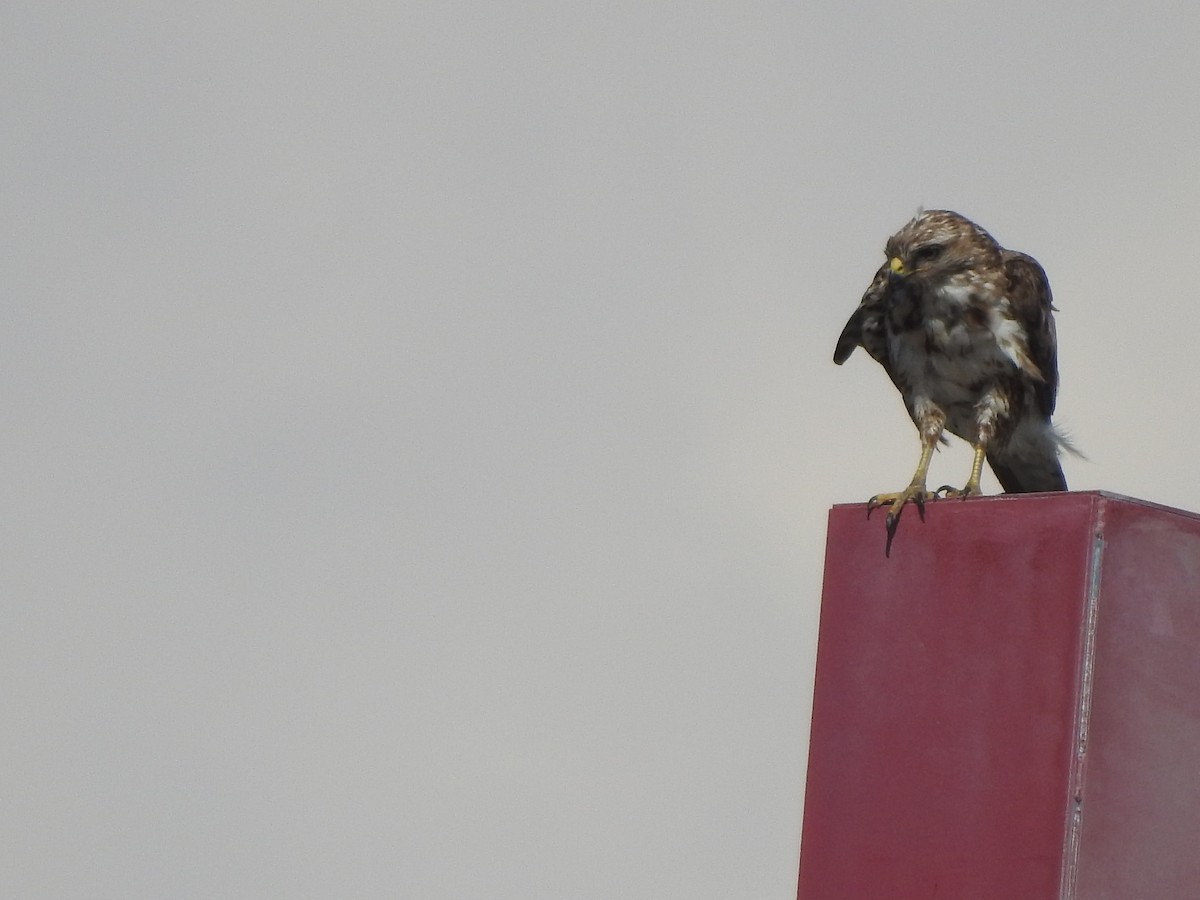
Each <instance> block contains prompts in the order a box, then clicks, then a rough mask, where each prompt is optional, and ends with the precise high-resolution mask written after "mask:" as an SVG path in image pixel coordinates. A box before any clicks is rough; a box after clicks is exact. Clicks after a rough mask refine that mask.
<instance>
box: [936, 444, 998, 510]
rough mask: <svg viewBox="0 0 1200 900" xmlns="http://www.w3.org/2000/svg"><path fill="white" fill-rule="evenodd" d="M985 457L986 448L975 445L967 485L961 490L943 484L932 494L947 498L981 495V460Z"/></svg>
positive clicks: (981, 445)
mask: <svg viewBox="0 0 1200 900" xmlns="http://www.w3.org/2000/svg"><path fill="white" fill-rule="evenodd" d="M986 455H987V447H986V446H984V445H983V444H976V445H975V457H974V458H973V459H972V460H971V477H970V478H968V479H967V484H966V486H965V487H963V488H956V487H951V486H950V485H948V484H943V485H942V486H941V487H940V488H938V489H937V490H936V491H935V492H934V493H936V494H938V495H939V496H944V497H947V498H954V497H961V498H962V499H964V500H965V499H966V498H967V497H977V496H979V495H980V494H982V493H983V490H982V489H981V488H980V487H979V479H980V476H982V475H983V458H984V456H986Z"/></svg>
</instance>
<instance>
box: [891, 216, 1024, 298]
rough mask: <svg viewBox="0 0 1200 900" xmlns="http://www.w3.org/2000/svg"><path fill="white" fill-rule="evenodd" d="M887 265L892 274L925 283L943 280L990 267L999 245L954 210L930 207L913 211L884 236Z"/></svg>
mask: <svg viewBox="0 0 1200 900" xmlns="http://www.w3.org/2000/svg"><path fill="white" fill-rule="evenodd" d="M885 252H886V253H887V257H888V263H887V268H888V270H889V272H890V273H891V275H892V276H893V277H895V278H902V279H907V278H909V277H915V278H917V279H919V280H921V281H923V282H925V283H927V284H930V285H938V284H943V283H945V282H946V281H947V280H948V279H950V278H952V277H953V276H954V275H957V274H959V273H961V272H965V271H968V270H971V271H975V272H987V271H994V270H995V269H996V268H997V267H999V266H1000V254H1001V248H1000V245H999V244H997V243H996V241H995V239H994V238H993V237H992V236H991V235H990V234H988V233H987V232H986V231H984V230H983V229H982V228H980V227H979V226H978V225H976V224H975V223H974V222H972V221H971V220H970V219H966V218H964V217H963V216H960V215H959V214H958V213H956V212H950V211H949V210H944V209H931V210H927V211H924V212H920V213H917V215H916V216H914V217H913V219H912V221H910V222H909V223H908V224H907V225H905V226H904V227H903V228H901V229H900V230H899V231H897V232H896V233H895V234H894V235H892V236H891V237H890V238H888V242H887V245H886V247H885Z"/></svg>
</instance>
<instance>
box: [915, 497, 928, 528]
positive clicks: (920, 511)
mask: <svg viewBox="0 0 1200 900" xmlns="http://www.w3.org/2000/svg"><path fill="white" fill-rule="evenodd" d="M913 502H914V503H916V504H917V515H919V516H920V517H921V521H922V522H924V521H925V498H924V497H923V496H922V495H920V494H917V495H916V496H915V497H913Z"/></svg>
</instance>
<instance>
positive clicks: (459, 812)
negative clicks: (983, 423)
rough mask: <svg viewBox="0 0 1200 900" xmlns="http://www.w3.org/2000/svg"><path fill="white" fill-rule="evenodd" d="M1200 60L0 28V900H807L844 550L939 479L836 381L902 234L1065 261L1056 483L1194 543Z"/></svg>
mask: <svg viewBox="0 0 1200 900" xmlns="http://www.w3.org/2000/svg"><path fill="white" fill-rule="evenodd" d="M1198 33H1200V6H1197V4H1195V3H1194V2H1192V0H1177V2H1150V3H1139V4H1136V5H1135V4H1122V5H1115V4H1096V3H1094V2H1082V0H1079V2H1066V3H1051V4H1046V3H1041V2H1037V3H1035V2H1015V3H1011V4H1005V5H1003V6H999V7H998V6H997V5H996V4H994V3H955V4H950V3H938V2H922V3H918V4H912V5H910V6H905V5H897V4H895V3H891V2H886V3H885V2H878V3H857V4H855V3H851V4H847V3H843V2H826V3H781V2H753V0H751V2H739V3H736V4H735V3H713V2H699V3H687V4H684V3H652V4H647V3H645V2H644V0H637V2H633V0H630V2H613V3H592V4H575V5H572V4H562V3H548V2H547V3H527V2H515V3H514V2H506V3H483V2H478V0H474V2H454V0H449V2H446V0H440V2H437V3H431V2H416V3H414V2H411V0H410V2H406V3H388V4H377V5H371V4H363V3H339V4H332V3H330V4H316V3H310V2H301V3H293V4H288V5H284V4H266V3H260V2H253V0H250V2H246V0H239V2H237V3H228V2H215V3H204V4H185V5H180V4H170V5H167V4H150V3H134V2H117V3H110V4H105V5H78V4H65V3H55V2H42V3H13V4H9V5H7V6H6V9H5V11H4V12H3V14H2V15H0V71H2V72H3V79H4V81H3V83H4V90H3V92H2V94H0V104H2V107H3V109H2V111H3V116H2V121H3V128H2V130H0V135H2V137H0V140H2V142H3V144H2V146H3V156H2V168H0V179H2V182H0V188H2V197H3V228H4V236H3V252H4V258H5V259H4V269H3V271H4V291H3V296H4V302H3V305H2V306H0V343H2V347H0V351H2V352H0V426H2V428H3V432H2V437H0V454H2V462H3V473H4V477H3V496H2V498H0V523H2V527H3V558H2V566H0V592H2V595H3V597H2V599H3V603H2V605H0V623H2V631H0V635H2V637H0V641H2V645H0V676H2V677H3V682H4V685H5V689H4V691H3V692H2V693H0V697H2V700H0V703H2V706H0V715H2V718H3V721H4V723H5V726H4V728H3V730H2V734H3V736H2V737H0V771H3V773H4V774H3V785H4V788H3V807H2V809H3V812H2V813H0V823H2V825H3V835H2V837H3V846H4V848H5V849H4V853H3V856H4V863H3V867H2V871H0V879H2V881H3V885H2V891H0V892H2V893H3V894H4V896H12V897H48V898H98V897H111V898H163V897H172V898H218V897H219V898H243V897H244V898H275V897H278V898H304V897H314V898H324V897H405V898H466V897H489V898H512V900H530V898H645V900H663V898H666V900H670V898H687V900H700V898H712V900H730V898H737V900H741V898H749V900H759V898H764V900H765V898H770V900H784V898H788V897H791V896H793V892H794V885H795V868H796V856H797V842H798V834H799V822H800V811H801V804H802V790H803V775H804V761H805V752H806V736H807V724H808V712H809V694H810V689H811V677H812V666H813V657H814V632H815V625H816V619H817V604H818V597H819V590H820V577H821V560H822V553H823V543H824V523H825V514H826V510H827V508H828V507H829V506H830V505H831V504H832V503H835V502H851V501H862V500H865V499H866V498H867V497H868V496H870V495H871V494H873V493H875V492H877V491H881V490H895V489H898V488H899V487H901V486H902V485H903V484H904V483H906V481H907V479H908V478H909V476H910V474H911V472H912V468H913V466H914V464H915V462H916V456H917V449H918V448H917V441H916V437H915V433H914V431H913V429H912V426H911V424H910V423H909V422H908V420H907V418H906V416H905V414H904V412H903V409H902V406H901V404H900V402H899V399H898V396H897V395H896V393H895V391H894V390H893V388H892V387H891V385H890V384H889V383H888V381H887V379H886V377H885V376H884V374H883V372H882V370H880V369H879V368H878V367H877V366H876V365H875V364H874V363H873V362H872V361H871V360H869V359H868V358H867V357H866V356H865V355H863V354H861V353H860V354H857V355H856V356H854V357H853V358H852V359H851V360H850V362H849V363H848V364H847V365H846V366H845V367H844V369H837V368H836V367H834V366H833V364H832V362H831V361H830V356H831V354H832V351H833V345H834V341H835V339H836V337H837V334H838V332H839V330H840V329H841V327H842V324H843V323H844V321H845V319H846V317H847V316H848V315H849V313H850V312H851V310H852V309H853V307H854V305H855V304H856V303H857V302H858V299H859V297H860V295H861V293H862V291H863V289H864V288H865V287H866V285H867V283H868V282H869V280H870V278H871V275H872V274H873V272H874V270H875V268H876V267H877V266H878V265H879V263H880V262H881V261H882V258H883V257H882V253H881V251H882V247H883V242H884V240H885V238H886V237H887V235H888V234H890V233H891V232H892V231H894V230H895V229H896V228H898V227H899V226H900V225H902V224H903V223H904V222H905V221H906V220H907V219H908V218H909V217H910V216H911V215H912V214H913V213H914V212H915V211H916V208H917V207H918V205H920V204H924V205H926V206H928V207H950V208H954V209H958V210H959V211H961V212H963V213H965V214H967V215H969V216H971V217H972V218H975V219H977V220H978V221H980V222H981V223H982V224H983V225H985V227H987V228H989V229H990V230H991V231H992V232H993V233H994V234H995V235H996V236H997V237H998V238H999V239H1000V240H1001V241H1002V242H1003V243H1005V244H1006V245H1008V246H1010V247H1014V248H1017V249H1023V250H1027V251H1029V252H1032V253H1033V254H1034V255H1036V256H1037V257H1038V258H1039V259H1040V260H1041V262H1042V263H1043V264H1044V265H1045V267H1046V269H1047V270H1048V272H1049V274H1050V277H1051V281H1052V284H1053V286H1054V290H1055V294H1056V298H1057V302H1058V305H1059V307H1060V308H1061V313H1060V315H1059V319H1058V324H1059V334H1060V347H1061V351H1060V352H1061V357H1060V362H1061V369H1062V372H1063V375H1062V390H1061V393H1060V403H1059V407H1060V415H1059V421H1060V422H1061V423H1062V424H1063V425H1064V426H1065V427H1066V428H1067V429H1068V430H1069V431H1070V432H1071V434H1072V435H1073V436H1074V438H1075V440H1076V442H1077V443H1078V445H1079V446H1080V448H1081V449H1082V450H1083V451H1084V452H1085V453H1086V454H1087V455H1088V457H1089V459H1088V460H1087V461H1084V460H1079V459H1069V460H1067V462H1066V471H1067V476H1068V479H1069V481H1070V482H1071V484H1072V487H1073V488H1078V489H1090V488H1103V489H1108V490H1113V491H1118V492H1121V493H1126V494H1130V495H1134V496H1138V497H1143V498H1146V499H1150V500H1155V501H1159V502H1164V503H1168V504H1172V505H1176V506H1183V507H1188V508H1193V509H1196V508H1200V482H1198V480H1197V478H1196V475H1195V469H1194V467H1193V460H1194V456H1195V454H1194V447H1195V441H1196V439H1197V426H1196V416H1195V409H1196V402H1195V391H1196V377H1195V374H1194V373H1195V368H1196V366H1195V361H1194V360H1195V354H1196V349H1195V333H1196V323H1197V318H1198V317H1197V314H1196V311H1195V310H1196V301H1197V291H1196V275H1195V273H1196V265H1197V250H1196V234H1197V233H1198V232H1200V166H1198V164H1197V159H1198V153H1197V151H1198V149H1200V147H1198V144H1200V116H1197V114H1196V109H1197V86H1198V85H1200V71H1198V70H1200V65H1198V64H1197V62H1196V50H1195V38H1196V35H1197V34H1198ZM968 465H969V452H968V451H967V450H966V448H965V447H963V446H962V445H961V443H958V442H956V444H955V446H954V447H952V448H949V449H948V450H946V451H945V452H943V453H941V454H940V455H939V456H938V458H937V459H935V461H934V469H933V474H932V475H931V481H932V483H934V484H940V483H943V482H945V481H950V482H954V483H960V482H962V481H964V480H965V478H966V474H967V468H968ZM985 487H986V488H987V489H988V490H989V491H994V490H996V483H995V481H994V480H993V479H992V477H991V475H990V474H989V475H988V476H987V480H986V481H985ZM913 522H914V524H913V527H914V528H915V527H916V520H915V518H914V520H913ZM880 528H881V529H882V524H881V525H880ZM881 542H882V531H881ZM930 577H931V578H936V572H931V573H930Z"/></svg>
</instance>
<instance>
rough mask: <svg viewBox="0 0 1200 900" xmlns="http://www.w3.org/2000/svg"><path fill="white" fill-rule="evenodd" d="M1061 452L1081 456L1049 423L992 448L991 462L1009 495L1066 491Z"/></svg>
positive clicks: (989, 453) (989, 462) (989, 456)
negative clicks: (1060, 459)
mask: <svg viewBox="0 0 1200 900" xmlns="http://www.w3.org/2000/svg"><path fill="white" fill-rule="evenodd" d="M1061 451H1066V452H1067V453H1070V454H1072V455H1073V456H1080V455H1081V454H1080V453H1079V451H1078V450H1076V449H1075V447H1074V446H1073V445H1072V444H1071V442H1070V441H1069V440H1068V439H1067V437H1066V435H1064V434H1063V433H1062V432H1060V431H1058V430H1057V429H1056V428H1054V427H1053V426H1052V425H1050V424H1049V423H1045V424H1044V425H1042V427H1040V428H1038V429H1036V430H1035V431H1033V432H1032V433H1030V432H1029V431H1025V432H1024V433H1022V432H1018V434H1016V435H1014V436H1013V438H1012V439H1011V440H1009V442H1008V443H1007V444H1005V445H1004V446H1003V447H996V448H989V450H988V454H987V461H988V465H989V466H991V467H992V471H993V472H995V473H996V478H997V479H999V481H1000V486H1001V487H1002V488H1004V493H1006V494H1032V493H1037V492H1040V491H1065V490H1067V479H1066V476H1065V475H1063V470H1062V463H1060V462H1059V459H1058V456H1059V453H1060V452H1061Z"/></svg>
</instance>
